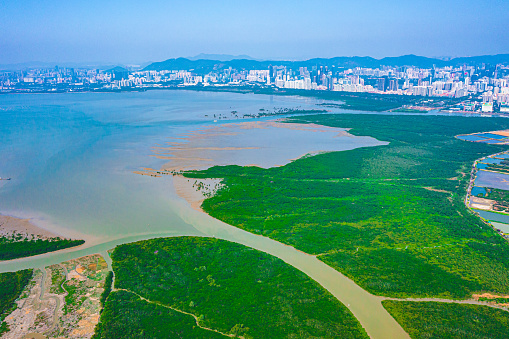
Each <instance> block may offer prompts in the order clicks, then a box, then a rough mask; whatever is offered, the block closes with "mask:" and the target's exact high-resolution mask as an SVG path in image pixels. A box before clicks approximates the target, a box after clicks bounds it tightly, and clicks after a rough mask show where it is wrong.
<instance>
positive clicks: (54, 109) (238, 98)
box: [0, 91, 408, 338]
mask: <svg viewBox="0 0 509 339" xmlns="http://www.w3.org/2000/svg"><path fill="white" fill-rule="evenodd" d="M317 103H318V102H317V101H315V100H313V99H308V98H298V97H276V96H274V97H272V96H264V95H254V94H247V95H243V94H232V93H199V92H190V91H151V92H143V93H80V94H41V95H2V96H0V159H1V162H0V177H10V178H12V180H10V181H5V182H0V213H1V214H6V215H12V216H15V217H24V218H30V219H32V222H33V223H34V224H36V225H37V226H40V227H42V228H45V229H48V230H50V231H52V232H55V233H58V234H61V235H63V236H67V237H73V238H78V239H85V240H86V243H85V245H83V246H80V247H77V248H73V249H67V250H63V251H58V252H54V253H48V254H44V255H39V256H35V257H30V258H23V259H18V260H13V261H7V262H0V272H6V271H14V270H19V269H24V268H33V267H45V266H47V265H51V264H56V263H60V262H62V261H66V260H69V259H73V258H77V257H80V256H84V255H88V254H93V253H101V254H103V256H104V257H105V259H107V260H108V259H109V257H108V255H107V251H108V250H109V249H111V248H113V247H115V246H116V245H118V244H122V243H127V242H132V241H136V240H142V239H149V238H154V237H161V236H182V235H194V236H208V237H217V238H221V239H225V240H229V241H233V242H237V243H241V244H244V245H246V246H250V247H253V248H256V249H258V250H261V251H264V252H267V253H269V254H271V255H274V256H276V257H278V258H281V259H282V260H284V261H285V262H287V263H289V264H291V265H292V266H294V267H296V268H297V269H299V270H301V271H303V272H304V273H306V274H307V275H309V276H310V277H311V278H313V279H314V280H316V281H317V282H318V283H320V284H321V285H322V286H323V287H325V288H326V289H328V290H329V291H330V292H331V293H332V294H333V295H334V296H336V298H338V299H339V300H340V301H341V302H343V303H344V304H345V305H346V306H347V307H348V308H349V309H350V310H351V311H352V312H353V314H354V315H355V316H356V317H357V319H358V320H359V321H360V322H361V324H362V326H363V327H364V328H365V329H366V331H367V332H368V334H369V335H370V336H371V337H372V338H408V335H407V334H406V333H405V332H404V330H403V329H402V328H401V327H400V326H399V324H398V323H397V322H396V321H395V320H394V319H393V318H392V317H391V316H390V315H389V313H388V312H387V311H386V310H385V309H384V308H383V307H382V305H381V300H382V298H381V297H376V296H373V295H371V294H369V293H367V292H366V291H364V290H363V289H362V288H360V287H359V286H357V285H356V284H355V283H354V282H353V281H351V280H350V279H348V278H346V277H345V276H343V275H342V274H341V273H339V272H337V271H336V270H334V269H332V268H331V267H329V266H327V265H325V264H324V263H322V262H321V261H320V260H318V259H317V258H316V257H315V256H312V255H309V254H306V253H303V252H300V251H297V250H296V249H294V248H292V247H290V246H286V245H283V244H281V243H279V242H276V241H274V240H271V239H269V238H266V237H262V236H258V235H254V234H251V233H249V232H245V231H243V230H240V229H237V228H235V227H232V226H230V225H227V224H225V223H223V222H221V221H218V220H216V219H214V218H212V217H210V216H208V215H206V214H203V213H201V212H198V211H196V210H194V209H192V208H191V207H190V206H189V204H188V203H187V202H186V201H184V200H183V199H181V198H180V197H178V196H177V195H176V193H175V189H174V187H173V184H172V178H171V176H163V177H161V178H153V177H149V176H142V175H138V174H135V173H134V172H135V171H139V170H142V169H143V168H156V169H157V168H161V166H162V165H164V163H165V160H163V159H159V158H157V157H154V156H152V155H154V153H153V148H154V147H163V146H164V147H168V145H169V144H171V143H176V142H182V140H185V138H183V136H185V135H189V134H190V133H193V132H194V131H196V130H199V129H203V128H210V127H214V126H216V124H227V123H238V122H239V120H240V119H238V118H236V117H235V116H234V115H233V114H232V112H233V111H235V112H236V115H238V116H240V117H242V115H243V114H256V113H257V112H259V111H260V109H264V110H269V111H270V110H273V109H274V108H295V107H299V108H303V109H311V108H312V109H316V108H318V106H316V104H317ZM267 119H268V118H267ZM214 120H216V121H214ZM241 120H242V121H247V119H241ZM301 132H302V131H300V132H299V133H301ZM262 133H263V132H262ZM287 133H291V132H288V131H287ZM310 133H311V132H310ZM270 134H274V133H267V135H266V136H263V135H259V134H256V135H255V137H256V138H267V137H270ZM264 140H265V139H264ZM285 140H286V141H285ZM285 142H286V143H287V144H288V145H290V144H291V145H292V147H293V148H294V149H295V147H296V144H297V146H299V145H300V146H301V147H302V153H301V154H300V155H304V154H307V153H313V152H318V151H331V150H345V149H352V148H356V147H366V146H375V145H380V144H381V143H379V142H377V141H376V140H374V139H372V138H367V137H353V136H344V135H343V136H337V135H333V134H331V133H321V135H320V137H316V135H315V136H314V137H312V138H311V137H310V138H308V139H306V138H305V137H302V135H301V134H299V137H298V138H292V137H291V135H289V136H288V137H287V138H284V139H283V138H279V139H277V142H275V143H274V144H273V145H272V144H270V143H269V144H268V145H266V146H264V147H268V148H270V147H276V146H277V147H279V148H281V147H283V148H284V147H285ZM228 146H235V145H228ZM262 154H263V152H262ZM291 158H294V157H290V158H289V159H287V160H288V161H289V160H290V159H291ZM166 161H167V160H166Z"/></svg>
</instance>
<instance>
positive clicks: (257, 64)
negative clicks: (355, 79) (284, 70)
mask: <svg viewBox="0 0 509 339" xmlns="http://www.w3.org/2000/svg"><path fill="white" fill-rule="evenodd" d="M212 56H213V55H212ZM193 59H194V58H193ZM482 63H485V64H492V65H494V64H506V65H507V64H509V54H497V55H482V56H473V57H459V58H454V59H451V60H447V61H446V60H442V59H436V58H428V57H423V56H418V55H413V54H410V55H403V56H399V57H386V58H382V59H375V58H372V57H358V56H354V57H334V58H328V59H327V58H314V59H309V60H305V61H274V60H264V61H258V60H253V59H232V60H227V59H223V60H214V59H205V58H204V59H194V60H190V59H187V58H175V59H168V60H165V61H161V62H154V63H152V64H150V65H148V66H147V67H145V68H144V69H143V70H145V71H161V70H181V69H187V70H193V71H194V72H196V73H209V72H211V71H213V70H220V69H225V68H229V67H232V68H235V69H246V70H250V69H267V68H268V67H269V66H270V65H273V66H275V65H281V66H287V67H291V68H298V67H308V68H310V67H312V66H318V67H319V66H327V67H329V68H331V67H342V68H355V67H369V68H379V67H382V66H395V67H402V66H416V67H420V68H432V67H433V66H436V67H445V66H459V65H472V66H474V65H480V64H482Z"/></svg>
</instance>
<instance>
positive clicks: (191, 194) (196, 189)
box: [173, 175, 221, 212]
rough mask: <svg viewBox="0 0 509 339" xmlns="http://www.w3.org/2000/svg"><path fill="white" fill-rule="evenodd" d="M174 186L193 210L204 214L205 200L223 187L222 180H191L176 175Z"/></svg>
mask: <svg viewBox="0 0 509 339" xmlns="http://www.w3.org/2000/svg"><path fill="white" fill-rule="evenodd" d="M173 185H174V187H175V191H176V192H177V194H178V196H179V197H181V198H184V199H185V200H186V201H187V202H188V203H189V204H190V205H191V207H192V208H193V209H195V210H197V211H200V212H203V210H202V209H201V204H202V203H203V200H205V198H207V197H210V196H212V195H213V194H214V193H215V192H216V191H217V190H218V189H219V188H220V187H221V179H192V178H191V179H190V178H186V177H183V176H181V175H176V176H174V177H173Z"/></svg>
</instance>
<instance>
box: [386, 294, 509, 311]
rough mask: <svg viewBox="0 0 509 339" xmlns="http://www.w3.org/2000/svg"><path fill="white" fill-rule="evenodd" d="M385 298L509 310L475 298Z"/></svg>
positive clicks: (387, 298)
mask: <svg viewBox="0 0 509 339" xmlns="http://www.w3.org/2000/svg"><path fill="white" fill-rule="evenodd" d="M382 299H383V300H394V301H413V302H420V301H434V302H441V303H449V304H469V305H480V306H488V307H492V308H498V309H500V310H504V311H506V312H509V309H508V308H507V307H504V306H499V305H493V304H489V303H487V302H484V301H478V300H474V299H466V300H454V299H443V298H406V299H399V298H389V297H382Z"/></svg>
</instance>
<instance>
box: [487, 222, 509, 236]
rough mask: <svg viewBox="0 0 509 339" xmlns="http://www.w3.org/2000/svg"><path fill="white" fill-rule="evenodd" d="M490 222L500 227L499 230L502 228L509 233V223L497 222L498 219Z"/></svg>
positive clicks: (497, 227)
mask: <svg viewBox="0 0 509 339" xmlns="http://www.w3.org/2000/svg"><path fill="white" fill-rule="evenodd" d="M490 223H491V224H492V225H493V227H495V228H496V229H499V230H501V231H502V232H504V233H509V224H504V223H501V222H496V221H490Z"/></svg>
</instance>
